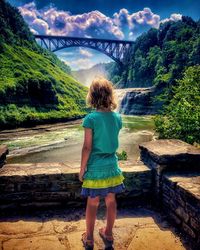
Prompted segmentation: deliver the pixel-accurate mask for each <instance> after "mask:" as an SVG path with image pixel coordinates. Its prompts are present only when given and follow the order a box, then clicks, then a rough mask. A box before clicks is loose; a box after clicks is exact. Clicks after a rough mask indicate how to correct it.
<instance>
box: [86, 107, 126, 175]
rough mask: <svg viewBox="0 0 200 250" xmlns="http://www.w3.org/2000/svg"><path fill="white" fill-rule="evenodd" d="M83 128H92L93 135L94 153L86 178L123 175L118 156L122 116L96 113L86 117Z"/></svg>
mask: <svg viewBox="0 0 200 250" xmlns="http://www.w3.org/2000/svg"><path fill="white" fill-rule="evenodd" d="M82 126H83V127H85V128H91V129H92V134H93V137H92V151H91V153H90V156H89V159H88V162H87V172H86V173H85V176H84V177H85V178H87V177H88V179H90V178H92V179H98V178H99V179H101V178H107V177H111V176H113V175H118V174H121V170H120V168H119V166H118V158H117V155H116V150H117V148H118V146H119V142H118V135H119V131H120V129H121V128H122V118H121V115H120V114H119V113H118V112H114V111H111V112H98V111H94V112H92V113H89V114H87V115H86V116H85V117H84V119H83V122H82ZM108 168H109V171H107V170H108ZM111 172H112V174H111ZM109 173H110V174H109ZM110 175H111V176H110Z"/></svg>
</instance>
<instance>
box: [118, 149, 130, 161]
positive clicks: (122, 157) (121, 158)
mask: <svg viewBox="0 0 200 250" xmlns="http://www.w3.org/2000/svg"><path fill="white" fill-rule="evenodd" d="M116 155H117V157H118V160H119V161H126V160H127V153H126V151H124V150H122V152H121V153H119V152H116Z"/></svg>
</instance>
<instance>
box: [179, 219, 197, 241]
mask: <svg viewBox="0 0 200 250" xmlns="http://www.w3.org/2000/svg"><path fill="white" fill-rule="evenodd" d="M182 229H183V230H184V231H185V232H186V233H187V234H188V235H190V236H191V237H192V238H193V239H195V238H196V234H195V232H194V230H192V228H191V227H189V226H188V225H187V224H185V223H184V222H183V223H182Z"/></svg>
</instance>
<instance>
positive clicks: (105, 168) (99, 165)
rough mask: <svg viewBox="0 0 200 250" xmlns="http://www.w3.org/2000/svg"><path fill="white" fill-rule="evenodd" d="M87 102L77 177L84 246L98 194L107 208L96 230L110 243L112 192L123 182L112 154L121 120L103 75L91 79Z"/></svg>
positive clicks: (89, 239) (90, 237)
mask: <svg viewBox="0 0 200 250" xmlns="http://www.w3.org/2000/svg"><path fill="white" fill-rule="evenodd" d="M87 103H88V104H89V105H90V106H91V107H93V108H95V111H93V112H92V113H89V114H87V115H86V116H85V118H84V120H83V123H82V126H83V127H84V128H85V135H84V143H83V148H82V156H81V167H80V173H79V180H80V181H81V182H83V184H82V190H81V195H83V196H86V197H88V198H87V207H86V232H85V233H83V234H82V241H83V244H84V246H85V247H91V248H93V245H94V239H93V232H94V225H95V220H96V213H97V208H98V205H99V198H100V197H105V203H106V208H107V210H106V219H107V224H106V227H104V228H100V229H99V234H100V236H101V237H102V238H103V239H104V240H106V241H108V242H111V243H112V242H113V235H112V229H113V225H114V221H115V218H116V213H117V205H116V199H115V194H116V193H120V192H123V191H124V190H125V186H124V183H123V180H124V176H123V174H122V171H121V169H120V167H119V166H118V158H117V156H116V150H117V148H118V134H119V131H120V129H121V128H122V120H121V116H120V114H119V113H117V112H114V111H113V110H114V109H115V108H116V106H117V105H116V103H115V101H114V97H113V87H112V84H111V82H109V81H108V80H106V79H104V78H99V79H95V80H93V82H92V84H91V86H90V89H89V92H88V95H87Z"/></svg>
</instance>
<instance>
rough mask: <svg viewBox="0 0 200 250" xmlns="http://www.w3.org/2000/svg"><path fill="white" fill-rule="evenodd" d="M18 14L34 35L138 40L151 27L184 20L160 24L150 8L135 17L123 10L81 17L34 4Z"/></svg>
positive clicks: (175, 18)
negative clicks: (109, 14)
mask: <svg viewBox="0 0 200 250" xmlns="http://www.w3.org/2000/svg"><path fill="white" fill-rule="evenodd" d="M19 10H20V12H21V14H22V16H23V17H24V19H25V21H26V22H27V23H28V24H29V27H30V28H31V31H32V32H33V33H34V34H46V35H61V36H77V37H100V38H110V39H135V38H136V37H137V36H138V35H139V34H140V33H141V32H143V31H146V30H148V29H149V28H151V27H154V28H158V27H159V24H160V22H165V21H167V20H174V21H176V20H179V19H181V15H180V14H172V15H171V16H170V18H168V19H164V20H160V16H159V15H157V14H155V13H153V12H152V11H151V9H150V8H144V9H143V10H141V11H138V12H135V13H129V11H128V10H127V9H124V8H123V9H121V10H120V11H119V12H118V13H117V12H116V13H114V15H113V16H112V17H108V16H106V15H104V14H103V13H101V12H100V11H98V10H95V11H91V12H88V13H83V14H78V15H72V14H71V13H70V12H68V11H61V10H57V9H56V8H55V7H48V8H45V9H41V10H38V9H37V8H36V5H35V3H34V2H31V3H28V4H25V5H23V6H21V7H19Z"/></svg>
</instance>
